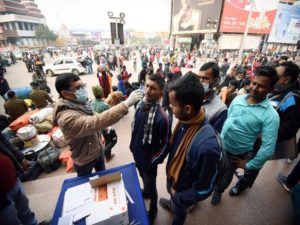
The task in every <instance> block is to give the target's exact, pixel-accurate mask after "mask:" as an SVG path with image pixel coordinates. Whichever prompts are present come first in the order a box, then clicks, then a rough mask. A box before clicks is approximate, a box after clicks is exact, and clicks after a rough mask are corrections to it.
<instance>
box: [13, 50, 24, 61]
mask: <svg viewBox="0 0 300 225" xmlns="http://www.w3.org/2000/svg"><path fill="white" fill-rule="evenodd" d="M13 53H14V55H15V57H16V59H17V60H22V59H23V55H22V52H21V51H13Z"/></svg>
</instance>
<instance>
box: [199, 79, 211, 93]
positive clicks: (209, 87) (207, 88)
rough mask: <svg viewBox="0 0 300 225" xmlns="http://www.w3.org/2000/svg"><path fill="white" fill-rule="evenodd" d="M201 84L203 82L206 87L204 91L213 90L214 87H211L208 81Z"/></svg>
mask: <svg viewBox="0 0 300 225" xmlns="http://www.w3.org/2000/svg"><path fill="white" fill-rule="evenodd" d="M201 84H202V86H203V88H204V92H205V93H207V92H210V91H211V89H212V87H211V85H210V84H208V83H202V82H201Z"/></svg>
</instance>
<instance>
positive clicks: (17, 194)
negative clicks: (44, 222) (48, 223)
mask: <svg viewBox="0 0 300 225" xmlns="http://www.w3.org/2000/svg"><path fill="white" fill-rule="evenodd" d="M7 200H8V205H7V206H6V207H5V208H3V209H0V218H1V222H0V223H1V225H12V224H13V225H19V224H20V225H21V224H23V225H36V224H37V220H36V218H35V216H34V213H33V212H32V211H31V210H30V208H29V204H28V203H29V201H28V198H27V197H26V195H25V192H24V188H23V185H22V183H21V181H20V180H19V179H18V178H17V183H16V185H15V187H14V188H13V189H12V190H11V191H10V192H9V193H8V195H7Z"/></svg>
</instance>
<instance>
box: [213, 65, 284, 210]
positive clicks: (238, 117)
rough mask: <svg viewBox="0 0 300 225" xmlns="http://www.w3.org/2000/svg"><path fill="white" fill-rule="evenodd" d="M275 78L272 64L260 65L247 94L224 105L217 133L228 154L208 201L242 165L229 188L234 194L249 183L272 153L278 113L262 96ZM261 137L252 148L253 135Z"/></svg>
mask: <svg viewBox="0 0 300 225" xmlns="http://www.w3.org/2000/svg"><path fill="white" fill-rule="evenodd" d="M277 80H278V77H277V73H276V71H275V69H274V68H272V67H269V66H264V67H260V68H258V69H257V71H256V75H255V77H254V79H253V80H252V82H251V84H250V94H248V95H241V96H238V97H236V98H235V99H234V100H233V102H232V103H231V105H230V107H229V109H228V117H227V120H226V121H225V124H224V126H223V129H222V133H221V137H222V138H223V141H224V148H225V150H226V153H227V157H228V161H229V162H228V168H227V170H226V172H225V173H224V174H223V177H222V178H221V179H220V181H221V182H217V184H216V187H215V190H214V194H213V196H212V200H211V203H212V204H213V205H216V204H218V203H219V202H220V200H221V195H222V193H223V192H224V190H225V189H226V188H227V187H228V186H229V184H230V183H231V181H232V178H233V175H234V172H235V170H236V169H237V168H243V169H244V175H243V176H241V177H240V178H239V181H238V182H237V184H236V185H235V186H234V187H233V188H232V189H231V190H230V193H229V194H230V195H231V196H237V195H239V194H240V193H241V192H242V191H244V190H245V189H246V188H248V187H251V186H252V185H253V183H254V181H255V179H256V177H257V175H258V173H259V171H260V169H261V168H262V167H263V165H264V163H265V162H266V161H267V160H268V159H269V158H270V157H271V156H272V155H273V153H274V149H275V144H276V140H277V133H278V128H279V116H278V114H277V112H276V110H275V109H274V108H273V106H272V105H271V104H270V103H269V101H268V99H267V98H266V96H267V94H268V93H270V92H272V90H273V88H274V85H275V84H276V82H277ZM258 136H261V137H262V144H261V146H260V148H259V149H258V151H257V152H253V151H252V150H253V146H254V142H255V140H256V138H257V137H258Z"/></svg>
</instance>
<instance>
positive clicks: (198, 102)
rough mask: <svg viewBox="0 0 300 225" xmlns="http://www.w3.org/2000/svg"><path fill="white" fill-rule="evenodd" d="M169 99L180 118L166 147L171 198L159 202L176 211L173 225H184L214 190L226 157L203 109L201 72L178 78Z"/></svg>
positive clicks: (171, 89) (164, 206) (172, 85)
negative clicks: (223, 155)
mask: <svg viewBox="0 0 300 225" xmlns="http://www.w3.org/2000/svg"><path fill="white" fill-rule="evenodd" d="M169 98H170V106H171V109H172V111H173V113H174V115H175V117H176V118H178V120H179V121H178V123H177V125H176V127H175V129H174V132H173V135H172V137H171V138H170V141H169V145H168V148H167V150H166V151H167V152H166V153H169V158H168V162H167V167H166V172H167V190H168V192H169V193H170V195H171V199H170V200H168V199H165V198H161V199H160V202H159V203H160V205H161V206H162V207H163V208H166V209H168V210H172V212H173V214H174V219H173V225H182V224H184V221H185V219H186V216H187V210H188V208H189V207H190V206H192V205H194V204H195V203H197V202H198V201H202V200H204V199H206V198H207V197H208V196H209V195H210V194H211V193H212V191H213V187H214V184H215V181H216V178H217V175H218V173H219V168H220V167H219V165H220V164H219V163H220V161H221V157H222V156H221V147H220V145H219V142H218V139H217V136H216V132H215V130H214V128H213V127H212V126H211V125H210V124H209V122H208V120H207V119H206V116H205V112H204V110H203V109H202V108H201V107H202V102H203V99H204V89H203V86H202V84H201V83H200V82H199V78H198V77H197V75H196V74H193V73H191V72H189V73H188V74H187V75H185V76H183V77H180V78H179V79H178V80H176V81H174V83H172V84H171V86H170V88H169Z"/></svg>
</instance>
